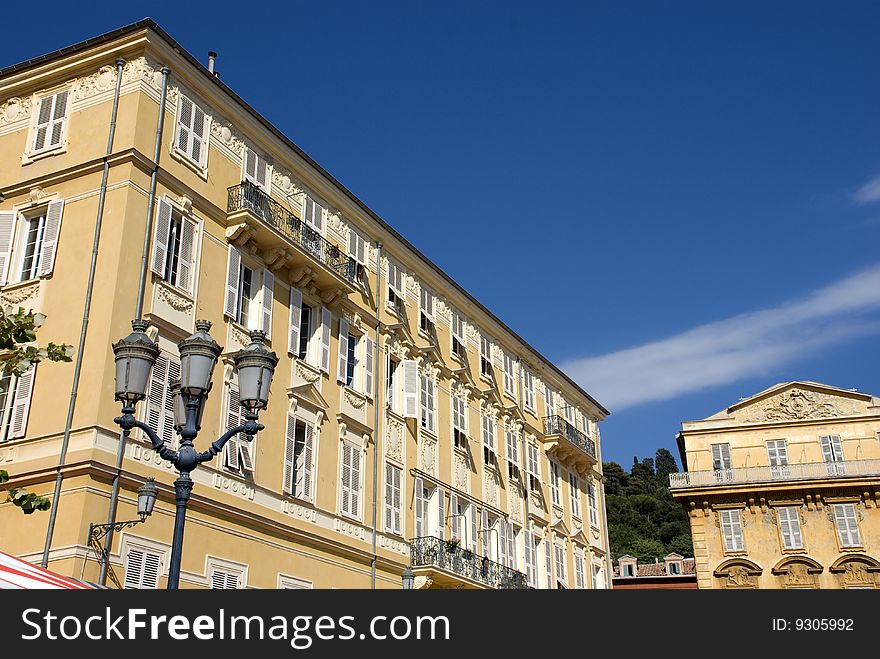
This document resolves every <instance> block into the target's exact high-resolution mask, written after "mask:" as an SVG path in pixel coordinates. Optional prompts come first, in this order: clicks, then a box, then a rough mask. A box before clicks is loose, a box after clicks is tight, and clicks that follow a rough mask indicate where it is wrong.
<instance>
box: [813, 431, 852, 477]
mask: <svg viewBox="0 0 880 659" xmlns="http://www.w3.org/2000/svg"><path fill="white" fill-rule="evenodd" d="M819 443H820V444H821V445H822V457H823V458H824V459H825V467H826V469H827V471H828V474H829V475H831V476H843V475H845V474H846V463H845V462H844V459H843V446H842V445H841V443H840V436H839V435H826V436H823V437H820V438H819Z"/></svg>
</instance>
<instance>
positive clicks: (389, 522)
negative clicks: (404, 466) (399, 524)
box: [385, 463, 394, 531]
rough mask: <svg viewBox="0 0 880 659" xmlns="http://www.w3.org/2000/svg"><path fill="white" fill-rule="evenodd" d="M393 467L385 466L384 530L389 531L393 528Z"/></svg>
mask: <svg viewBox="0 0 880 659" xmlns="http://www.w3.org/2000/svg"><path fill="white" fill-rule="evenodd" d="M393 470H394V467H392V466H391V465H390V464H388V463H386V464H385V530H386V531H391V530H392V529H393V528H394V524H393V519H392V518H393V515H394V508H393V501H394V491H393V490H394V484H393V482H392V479H393V477H394V476H393V475H392V473H391V472H392V471H393Z"/></svg>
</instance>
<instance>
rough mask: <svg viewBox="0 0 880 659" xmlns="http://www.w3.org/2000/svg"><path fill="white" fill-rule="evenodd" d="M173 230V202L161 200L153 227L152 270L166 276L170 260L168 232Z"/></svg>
mask: <svg viewBox="0 0 880 659" xmlns="http://www.w3.org/2000/svg"><path fill="white" fill-rule="evenodd" d="M170 231H171V204H169V203H168V202H167V201H165V200H164V199H160V200H159V204H158V206H157V208H156V226H155V227H154V229H153V258H152V261H151V262H150V270H152V271H153V272H155V273H156V274H157V275H159V276H160V277H164V276H165V263H166V262H167V260H168V234H169V233H170Z"/></svg>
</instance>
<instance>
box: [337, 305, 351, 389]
mask: <svg viewBox="0 0 880 659" xmlns="http://www.w3.org/2000/svg"><path fill="white" fill-rule="evenodd" d="M347 371H348V321H347V320H346V319H345V318H340V319H339V368H338V370H337V373H336V380H337V381H339V382H341V383H342V384H345V380H346V373H347Z"/></svg>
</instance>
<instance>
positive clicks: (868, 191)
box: [853, 176, 880, 206]
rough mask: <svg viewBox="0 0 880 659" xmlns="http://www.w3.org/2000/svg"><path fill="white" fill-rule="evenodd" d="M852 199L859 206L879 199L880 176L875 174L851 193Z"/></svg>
mask: <svg viewBox="0 0 880 659" xmlns="http://www.w3.org/2000/svg"><path fill="white" fill-rule="evenodd" d="M853 201H855V202H856V203H857V204H858V205H859V206H865V205H866V204H873V203H874V202H877V201H880V176H875V177H874V178H872V179H870V180H869V181H868V182H866V183H865V184H864V185H863V186H862V187H860V188H859V189H858V190H856V191H855V194H853Z"/></svg>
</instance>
